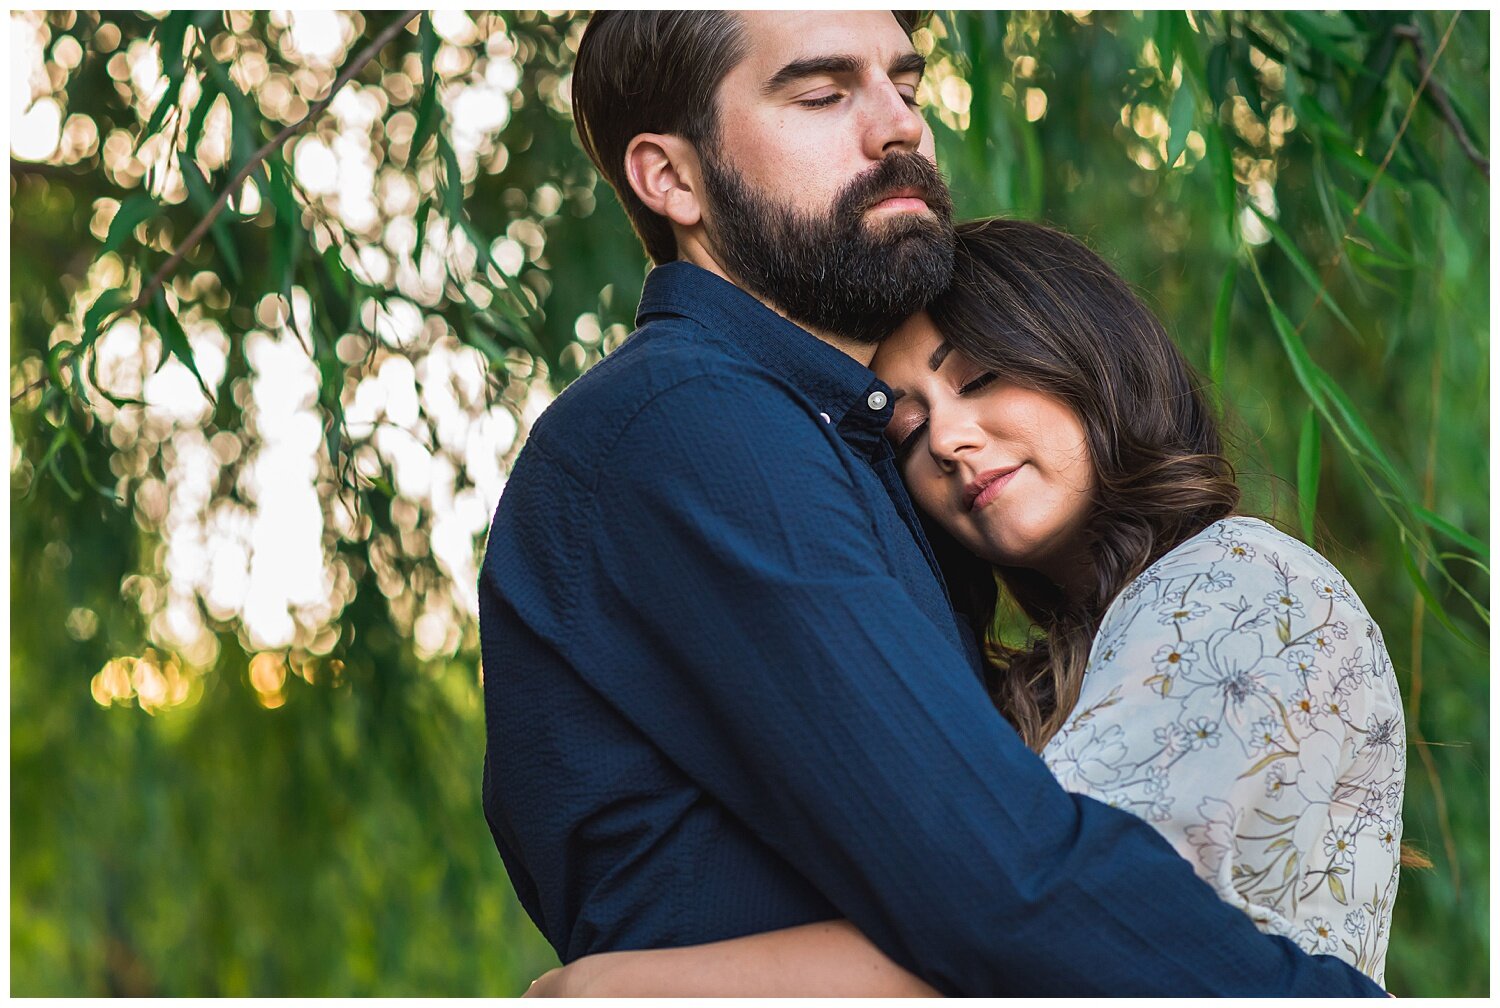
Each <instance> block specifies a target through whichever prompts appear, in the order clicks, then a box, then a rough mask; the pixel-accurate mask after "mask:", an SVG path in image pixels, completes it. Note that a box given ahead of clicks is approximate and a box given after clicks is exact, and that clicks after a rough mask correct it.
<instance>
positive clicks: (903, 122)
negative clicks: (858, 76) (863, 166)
mask: <svg viewBox="0 0 1500 1008" xmlns="http://www.w3.org/2000/svg"><path fill="white" fill-rule="evenodd" d="M872 91H873V93H872V94H871V96H870V101H869V104H868V112H867V113H866V124H865V148H866V149H865V153H866V155H867V156H868V157H869V158H870V159H871V160H874V161H878V160H880V159H881V158H883V157H885V156H886V155H887V154H889V153H890V152H891V151H893V150H898V149H899V150H916V149H917V147H918V145H919V144H921V142H922V136H923V133H924V132H925V131H926V128H927V124H926V122H925V121H923V119H922V115H921V113H920V112H918V111H917V109H916V108H915V107H913V106H911V105H908V104H907V103H906V99H905V98H903V97H902V95H901V91H900V90H899V89H898V88H897V87H896V86H895V85H894V84H892V83H891V82H890V81H888V80H887V81H882V82H881V83H880V84H879V85H878V86H877V87H875V88H873V89H872Z"/></svg>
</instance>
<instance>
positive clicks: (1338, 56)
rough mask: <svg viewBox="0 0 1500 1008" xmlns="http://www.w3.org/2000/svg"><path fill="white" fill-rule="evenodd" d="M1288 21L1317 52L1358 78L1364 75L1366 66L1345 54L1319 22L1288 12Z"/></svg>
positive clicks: (1296, 12) (1294, 12)
mask: <svg viewBox="0 0 1500 1008" xmlns="http://www.w3.org/2000/svg"><path fill="white" fill-rule="evenodd" d="M1286 21H1287V24H1288V25H1290V26H1291V27H1292V29H1293V30H1294V31H1295V32H1296V33H1297V34H1298V35H1299V36H1300V37H1301V38H1302V39H1303V40H1304V41H1305V42H1307V43H1308V44H1309V45H1310V46H1311V47H1312V48H1313V49H1314V50H1315V51H1317V52H1318V53H1320V54H1321V55H1324V56H1327V57H1329V58H1330V59H1332V60H1334V61H1335V62H1337V63H1339V64H1340V65H1341V66H1343V67H1344V69H1346V70H1352V71H1353V72H1354V74H1355V75H1356V76H1360V75H1363V73H1364V70H1365V68H1364V64H1362V63H1361V62H1360V61H1359V60H1358V59H1356V58H1355V57H1354V56H1352V55H1350V54H1349V53H1347V52H1345V51H1344V47H1343V46H1342V45H1341V44H1340V43H1339V42H1338V41H1336V40H1335V39H1333V38H1332V37H1331V36H1329V35H1328V34H1327V33H1325V32H1324V31H1323V29H1322V27H1321V26H1320V24H1319V23H1318V22H1314V21H1313V20H1312V18H1310V17H1308V16H1306V15H1303V14H1301V13H1300V12H1298V11H1287V12H1286Z"/></svg>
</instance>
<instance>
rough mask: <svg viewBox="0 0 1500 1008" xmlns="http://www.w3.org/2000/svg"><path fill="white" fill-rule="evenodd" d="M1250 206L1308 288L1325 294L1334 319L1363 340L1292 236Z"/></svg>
mask: <svg viewBox="0 0 1500 1008" xmlns="http://www.w3.org/2000/svg"><path fill="white" fill-rule="evenodd" d="M1249 205H1250V208H1251V209H1252V210H1254V211H1255V215H1256V216H1257V217H1259V218H1260V220H1261V223H1262V224H1264V225H1265V228H1266V230H1267V231H1269V232H1270V233H1271V238H1272V239H1273V240H1274V241H1275V242H1276V245H1277V247H1278V248H1280V249H1281V251H1282V252H1284V253H1285V254H1286V257H1287V258H1288V259H1290V260H1291V261H1292V265H1293V266H1294V267H1295V268H1296V270H1297V272H1298V273H1300V274H1302V279H1304V280H1306V281H1307V283H1308V286H1310V287H1312V289H1313V292H1314V293H1317V292H1318V291H1322V292H1323V304H1324V305H1325V306H1326V307H1327V308H1328V310H1329V312H1330V313H1332V315H1333V317H1334V318H1336V319H1338V320H1339V321H1340V322H1342V323H1343V325H1344V328H1346V329H1348V330H1349V332H1350V333H1352V334H1353V335H1354V336H1356V337H1360V338H1363V334H1361V333H1360V331H1359V330H1358V329H1356V328H1354V323H1353V322H1350V321H1349V316H1347V315H1345V314H1344V310H1343V309H1342V308H1340V307H1339V306H1338V303H1337V302H1335V301H1334V300H1333V295H1332V294H1330V293H1329V292H1328V288H1327V287H1326V286H1324V284H1323V279H1322V278H1321V277H1320V276H1318V271H1317V270H1315V269H1313V265H1312V263H1310V262H1308V261H1307V257H1306V256H1304V255H1303V254H1302V250H1301V249H1299V248H1298V247H1297V244H1296V243H1295V242H1293V241H1292V238H1291V235H1289V234H1287V233H1286V230H1285V229H1284V228H1283V227H1282V226H1281V225H1280V224H1279V223H1277V221H1276V219H1275V218H1273V217H1270V216H1268V215H1267V214H1266V213H1265V212H1264V211H1262V210H1261V208H1260V207H1258V206H1256V205H1255V204H1254V203H1251V204H1249Z"/></svg>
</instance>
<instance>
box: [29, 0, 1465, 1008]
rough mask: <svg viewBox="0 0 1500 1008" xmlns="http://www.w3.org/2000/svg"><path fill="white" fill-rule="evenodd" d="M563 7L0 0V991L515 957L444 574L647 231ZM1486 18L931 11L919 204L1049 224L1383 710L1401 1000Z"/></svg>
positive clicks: (1460, 628)
mask: <svg viewBox="0 0 1500 1008" xmlns="http://www.w3.org/2000/svg"><path fill="white" fill-rule="evenodd" d="M584 20H585V15H582V14H564V13H541V12H514V13H511V12H506V13H488V14H482V15H476V16H472V17H471V16H468V15H465V14H461V13H454V12H446V13H444V12H439V13H434V14H430V15H429V14H419V13H416V12H370V13H362V12H332V13H317V12H308V13H305V14H303V13H292V14H283V13H279V12H218V11H178V12H167V13H160V14H144V13H134V12H105V13H97V12H89V11H53V12H49V13H31V12H15V13H13V14H12V22H11V24H12V36H13V39H15V40H16V41H15V42H14V43H13V46H12V52H13V53H26V54H28V58H29V59H30V62H29V63H28V64H27V65H26V66H24V67H20V68H19V69H18V70H17V71H13V72H18V73H26V74H28V77H27V80H26V86H25V87H21V88H18V89H17V94H16V99H15V107H14V108H13V115H12V141H11V143H12V148H11V149H12V153H11V183H10V198H11V250H12V259H11V263H12V266H11V291H12V297H11V306H10V312H11V314H10V319H11V344H10V354H11V387H12V408H11V422H12V427H13V435H14V447H13V451H12V465H11V599H12V603H11V605H12V608H11V630H12V634H11V667H12V674H11V785H12V790H11V795H12V801H11V850H12V859H11V923H12V930H11V974H12V990H13V992H14V993H16V994H131V993H154V994H245V995H249V994H293V993H297V994H339V993H357V994H417V993H449V994H480V993H483V994H514V993H517V992H519V991H520V990H521V989H523V988H524V986H525V983H526V982H527V981H528V980H529V979H530V978H531V977H532V976H534V975H535V974H536V973H538V972H540V971H541V970H542V969H545V968H546V967H547V966H549V965H551V964H552V963H553V962H554V961H555V960H553V959H552V956H551V952H550V950H548V949H547V947H546V945H545V943H543V942H542V940H541V938H540V936H539V935H538V934H537V933H536V931H535V929H534V928H533V927H532V925H531V924H530V922H529V921H527V920H526V918H525V916H524V914H522V913H521V912H520V911H519V909H518V907H517V905H516V903H515V900H514V898H513V896H512V895H511V892H510V889H509V886H508V883H507V881H506V879H505V875H504V872H503V869H502V866H501V865H500V862H499V858H498V856H497V855H496V853H495V851H494V849H493V846H492V844H491V842H490V839H489V836H488V833H487V830H486V828H485V825H484V822H483V818H482V816H481V814H480V808H479V801H478V788H479V767H480V762H479V761H480V755H481V753H482V750H483V718H482V712H481V709H480V703H479V678H478V676H479V659H478V647H477V633H476V626H475V620H474V605H475V587H474V582H475V577H476V563H477V558H478V556H479V552H480V550H481V548H482V544H483V535H484V532H485V529H486V527H487V522H488V519H489V515H490V512H491V510H492V509H493V507H494V504H495V502H496V500H497V499H498V497H499V495H500V493H501V492H502V490H503V486H504V478H505V472H506V469H507V466H508V464H509V463H510V461H512V460H513V459H514V457H515V453H516V452H517V451H518V450H519V447H520V445H521V444H522V443H523V442H524V438H525V431H526V428H527V426H528V425H529V423H530V422H531V421H532V420H533V419H534V418H535V417H536V416H537V414H538V413H539V412H540V410H541V409H542V408H543V407H545V405H546V403H547V402H548V401H550V397H551V396H552V395H553V394H555V392H556V391H557V390H559V389H560V388H562V387H564V386H565V385H566V384H567V383H568V382H569V381H571V380H572V379H573V378H575V377H576V376H577V375H579V374H580V373H582V371H583V370H584V369H586V368H587V367H588V366H589V365H590V364H592V363H593V362H595V361H597V360H598V359H600V357H602V356H603V355H604V354H605V353H607V352H608V351H609V350H610V349H612V348H613V347H614V346H616V345H618V343H619V341H620V340H621V339H623V338H624V336H625V334H626V332H627V330H628V327H629V325H630V323H631V318H632V313H633V310H634V306H635V299H636V296H637V293H638V291H639V286H640V282H641V279H642V277H643V275H644V272H645V259H644V256H643V254H642V252H641V249H640V247H639V245H638V243H637V242H636V240H635V238H634V236H633V235H632V234H631V232H630V230H629V227H628V224H627V222H626V220H625V217H624V214H623V212H622V211H621V210H620V208H619V206H618V204H617V203H616V201H615V199H614V196H613V194H612V193H611V192H610V191H609V188H608V186H607V185H606V184H605V183H603V182H602V181H601V180H600V179H599V178H598V177H597V175H596V173H595V172H594V171H593V170H592V168H591V166H590V165H589V164H588V162H587V159H586V158H585V157H584V156H583V154H582V152H581V150H580V149H579V147H578V144H577V141H576V138H575V137H574V135H573V133H572V123H571V119H570V115H569V110H568V89H569V71H570V67H571V61H572V56H573V52H574V51H575V49H576V47H577V42H578V38H579V36H580V34H581V31H582V26H583V22H584ZM1488 38H1489V18H1488V14H1486V13H1482V12H1464V13H1461V14H1455V13H1453V12H1441V11H1423V12H1415V13H1413V12H1386V11H1381V12H1347V13H1333V14H1314V13H1302V12H1294V11H1285V12H1269V13H1246V12H1228V13H1204V12H1191V13H1183V12H1150V13H1145V14H1131V13H1126V12H1093V13H1081V12H1070V13H1062V12H959V13H943V14H939V15H936V16H934V17H932V18H930V19H929V20H928V21H927V22H926V23H925V26H924V27H923V28H922V29H920V30H919V31H918V32H917V33H916V36H915V39H914V41H915V43H916V45H917V46H918V48H919V49H921V50H922V51H923V52H924V53H925V54H927V55H928V57H929V71H928V74H927V78H926V81H925V82H924V85H923V89H922V93H921V98H922V102H923V105H924V108H925V110H926V114H927V115H928V117H929V119H930V121H931V122H932V124H933V128H934V130H935V132H936V134H937V138H938V151H939V157H940V161H941V163H942V166H943V168H944V170H945V172H946V173H947V174H948V176H949V178H950V182H951V185H952V189H953V192H954V196H955V200H956V203H957V207H958V210H959V213H960V214H961V215H962V216H977V215H981V214H1005V215H1013V216H1022V217H1027V218H1032V219H1042V220H1047V221H1049V222H1051V223H1053V224H1056V225H1059V226H1061V227H1064V228H1066V229H1068V230H1070V231H1072V232H1074V233H1077V234H1079V235H1081V236H1083V237H1084V238H1085V239H1086V240H1088V241H1089V242H1090V243H1091V244H1092V245H1094V246H1095V247H1096V248H1097V249H1098V250H1099V251H1101V252H1102V253H1103V254H1104V255H1105V256H1106V257H1107V258H1109V259H1110V260H1111V261H1112V262H1114V263H1115V264H1116V265H1117V266H1118V268H1119V269H1120V271H1121V272H1122V273H1123V274H1124V275H1125V276H1126V277H1127V278H1129V279H1131V280H1132V281H1133V282H1134V283H1135V284H1136V285H1137V286H1138V287H1139V288H1140V289H1141V290H1142V292H1143V293H1145V295H1146V296H1147V298H1148V300H1149V302H1150V303H1151V304H1153V306H1155V307H1156V308H1157V310H1158V311H1159V313H1160V314H1161V315H1162V317H1163V318H1164V319H1165V320H1166V321H1167V323H1168V327H1169V329H1170V330H1171V331H1173V332H1174V333H1175V334H1176V336H1177V337H1178V338H1179V340H1180V341H1181V343H1182V345H1183V346H1184V348H1185V349H1186V350H1187V352H1188V355H1189V357H1190V358H1191V359H1192V360H1193V361H1194V362H1195V363H1196V364H1197V365H1198V366H1199V368H1200V369H1201V370H1202V371H1203V373H1204V374H1205V375H1206V376H1209V377H1210V378H1211V379H1212V381H1213V383H1214V387H1215V389H1216V392H1215V394H1216V395H1217V396H1218V397H1219V400H1220V402H1221V403H1222V405H1223V406H1224V409H1225V411H1226V414H1227V416H1228V418H1229V421H1230V429H1231V431H1232V432H1233V435H1234V441H1235V462H1236V465H1237V467H1238V468H1239V470H1240V472H1241V475H1242V477H1243V479H1244V482H1245V484H1246V486H1247V488H1248V491H1249V494H1248V504H1249V507H1250V509H1251V510H1253V511H1256V512H1258V513H1261V514H1263V515H1267V516H1270V517H1274V518H1276V519H1279V520H1280V521H1282V523H1283V524H1284V525H1285V527H1287V528H1289V529H1292V530H1299V531H1300V532H1301V533H1302V534H1303V535H1304V536H1305V537H1307V538H1309V539H1310V540H1311V541H1314V542H1315V543H1316V545H1317V546H1318V547H1319V548H1320V549H1322V550H1323V551H1324V552H1325V553H1326V554H1328V555H1329V556H1330V557H1331V558H1332V559H1333V560H1334V562H1335V563H1336V564H1337V565H1338V566H1339V567H1340V568H1341V569H1342V570H1343V571H1344V572H1345V573H1346V574H1347V575H1348V576H1349V579H1350V581H1351V583H1352V584H1353V585H1354V586H1355V587H1356V588H1357V590H1358V591H1359V593H1360V594H1361V596H1362V597H1363V598H1364V599H1365V601H1366V602H1367V603H1368V604H1369V606H1370V608H1371V609H1372V611H1373V612H1374V613H1375V615H1376V617H1377V618H1378V620H1379V621H1380V623H1381V626H1382V627H1383V629H1384V635H1385V639H1386V643H1387V645H1388V647H1389V649H1390V651H1391V654H1392V656H1393V658H1394V660H1395V662H1396V666H1397V670H1398V675H1399V676H1400V679H1401V684H1402V688H1403V691H1404V694H1405V697H1406V702H1407V709H1408V719H1409V729H1410V734H1411V744H1410V749H1409V760H1408V762H1409V786H1408V793H1407V800H1406V831H1407V836H1408V838H1409V839H1411V840H1413V841H1415V842H1416V843H1418V844H1419V845H1420V846H1422V847H1423V848H1424V849H1426V850H1427V851H1428V853H1429V854H1430V855H1431V856H1432V859H1433V860H1434V862H1435V863H1436V866H1435V867H1434V868H1433V869H1430V870H1427V871H1412V872H1409V873H1408V874H1407V875H1406V876H1405V877H1404V878H1403V881H1402V886H1401V895H1400V898H1399V899H1398V902H1397V907H1396V921H1395V924H1394V926H1393V938H1392V944H1391V955H1390V966H1389V972H1388V976H1387V980H1388V983H1389V985H1390V987H1391V989H1392V990H1393V991H1395V992H1396V993H1398V994H1401V995H1423V994H1426V995H1438V994H1483V993H1487V992H1488V912H1489V906H1488V897H1487V892H1488V870H1489V866H1488V860H1487V850H1488V834H1487V828H1488V826H1487V823H1488V804H1487V802H1488V798H1487V795H1488V785H1487V773H1486V768H1487V766H1488V759H1489V734H1488V724H1487V719H1486V711H1487V709H1488V683H1487V676H1486V670H1487V668H1488V664H1489V657H1488V651H1487V644H1486V640H1487V637H1488V621H1489V614H1488V605H1489V595H1488V584H1489V568H1488V564H1489V547H1488V541H1489V528H1488V503H1489V502H1488V491H1487V487H1488V465H1489V441H1488V438H1489V434H1488V401H1489V387H1488V374H1489V340H1488V318H1489V300H1488V299H1489V287H1488V277H1489V234H1488V224H1487V222H1488V214H1489V196H1488V173H1489V167H1488V160H1487V158H1488V149H1489V142H1488V141H1489V137H1488V135H1487V129H1488V122H1489V50H1488Z"/></svg>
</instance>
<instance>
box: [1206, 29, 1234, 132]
mask: <svg viewBox="0 0 1500 1008" xmlns="http://www.w3.org/2000/svg"><path fill="white" fill-rule="evenodd" d="M1207 74H1208V97H1209V101H1210V103H1211V104H1212V105H1213V114H1212V116H1210V118H1214V117H1217V115H1218V113H1219V109H1221V108H1223V106H1224V101H1225V99H1226V98H1228V96H1229V92H1228V89H1227V88H1226V87H1225V85H1226V84H1227V83H1228V81H1229V46H1227V45H1225V44H1224V43H1222V42H1221V43H1219V44H1218V45H1216V46H1214V47H1213V48H1212V49H1211V50H1209V53H1208V70H1207Z"/></svg>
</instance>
